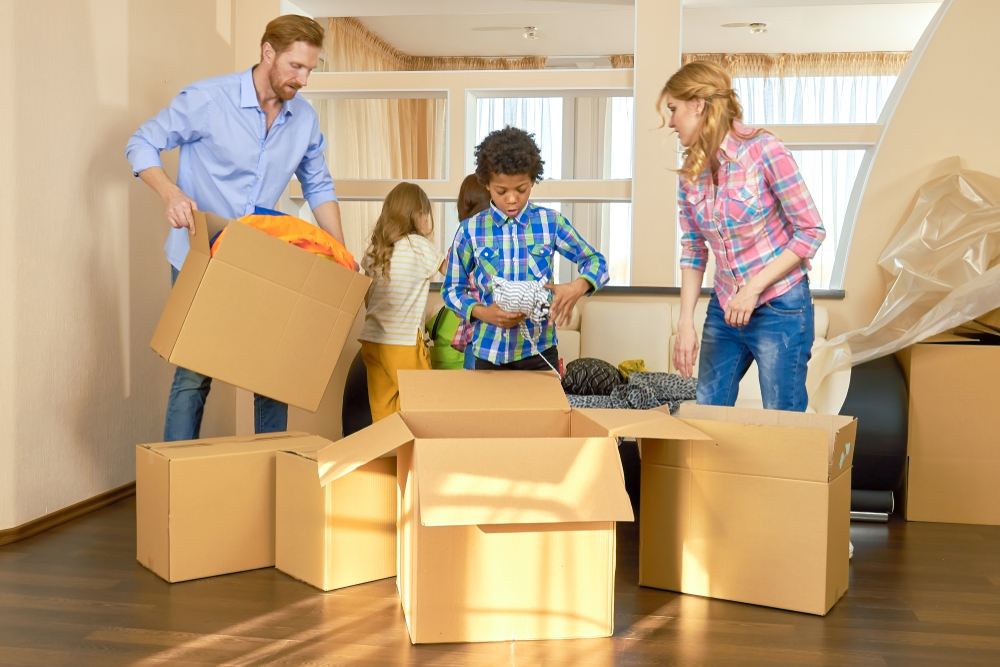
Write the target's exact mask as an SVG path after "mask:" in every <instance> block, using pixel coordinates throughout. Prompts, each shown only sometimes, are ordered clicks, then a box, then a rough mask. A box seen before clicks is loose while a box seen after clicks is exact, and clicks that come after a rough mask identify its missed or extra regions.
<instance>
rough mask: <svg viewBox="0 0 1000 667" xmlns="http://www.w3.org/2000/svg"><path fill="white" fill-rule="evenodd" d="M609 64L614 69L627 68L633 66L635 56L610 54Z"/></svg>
mask: <svg viewBox="0 0 1000 667" xmlns="http://www.w3.org/2000/svg"><path fill="white" fill-rule="evenodd" d="M611 66H612V67H614V68H615V69H629V68H632V67H635V56H621V55H619V56H611Z"/></svg>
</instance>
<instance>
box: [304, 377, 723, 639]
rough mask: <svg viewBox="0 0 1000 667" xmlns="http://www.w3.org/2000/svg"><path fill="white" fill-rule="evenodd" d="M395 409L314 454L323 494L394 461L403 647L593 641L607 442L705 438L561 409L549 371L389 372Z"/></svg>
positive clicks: (605, 603) (609, 605)
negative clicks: (394, 381)
mask: <svg viewBox="0 0 1000 667" xmlns="http://www.w3.org/2000/svg"><path fill="white" fill-rule="evenodd" d="M399 390H400V402H401V408H402V409H401V411H400V412H399V413H397V414H395V415H392V416H391V417H388V418H386V419H383V420H381V421H379V422H377V423H375V424H374V425H372V426H370V427H368V428H367V429H364V430H362V431H360V432H358V433H355V434H353V435H351V436H349V437H347V438H344V439H343V440H340V441H338V442H336V443H334V444H332V445H330V446H329V447H326V448H324V449H322V450H320V452H319V457H318V458H319V464H320V474H321V477H322V481H323V483H324V484H329V483H335V480H337V479H338V478H340V477H341V476H343V475H345V474H348V473H350V472H351V471H353V470H355V469H356V468H358V467H359V466H362V465H364V464H366V463H368V462H369V461H372V460H373V459H375V458H376V457H379V456H382V455H383V454H385V453H387V452H390V451H393V450H395V451H396V452H397V462H398V463H397V473H398V474H397V482H398V485H399V493H400V503H401V505H400V507H401V508H400V516H399V537H398V539H399V573H398V575H397V580H396V581H397V586H398V588H399V594H400V601H401V604H402V607H403V613H404V617H405V619H406V624H407V628H408V630H409V633H410V640H411V641H412V642H413V643H415V644H417V643H433V642H476V641H510V640H513V639H553V638H568V637H607V636H610V635H611V634H612V632H613V629H614V575H615V522H616V521H631V520H632V519H633V515H632V508H631V506H630V504H629V499H628V495H627V494H626V492H625V483H624V479H623V473H622V468H621V462H620V460H619V458H618V448H617V439H616V436H626V435H628V436H634V437H639V436H647V437H660V438H676V439H699V438H705V437H706V436H703V435H702V434H700V433H698V432H697V431H696V430H694V429H692V428H690V427H688V426H687V425H685V424H683V423H681V422H679V421H677V420H674V419H672V418H670V417H669V416H667V415H663V414H658V413H652V412H644V411H624V410H623V411H618V410H571V409H570V407H569V404H568V402H567V400H566V397H565V395H564V394H563V391H562V387H561V385H560V382H559V378H558V377H556V376H555V375H554V374H551V373H532V372H490V371H465V372H462V373H456V372H453V371H416V372H413V371H401V372H400V373H399Z"/></svg>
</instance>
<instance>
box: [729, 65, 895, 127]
mask: <svg viewBox="0 0 1000 667" xmlns="http://www.w3.org/2000/svg"><path fill="white" fill-rule="evenodd" d="M897 78H898V77H896V76H800V77H736V78H734V79H733V88H734V89H735V90H736V92H737V94H739V96H740V102H741V103H742V104H743V117H744V120H745V121H746V122H747V123H748V124H750V125H765V124H793V123H794V124H810V125H824V124H835V123H875V122H878V117H879V115H880V114H881V113H882V107H884V106H885V101H886V99H887V98H888V97H889V93H890V92H891V91H892V87H893V86H894V85H895V84H896V79H897Z"/></svg>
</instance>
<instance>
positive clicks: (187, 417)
mask: <svg viewBox="0 0 1000 667" xmlns="http://www.w3.org/2000/svg"><path fill="white" fill-rule="evenodd" d="M178 273H179V271H177V269H175V268H174V267H172V266H171V267H170V284H171V285H173V284H174V282H175V281H176V280H177V274H178ZM211 388H212V378H210V377H205V376H204V375H202V374H200V373H195V372H194V371H189V370H188V369H186V368H181V367H180V366H178V367H177V370H176V371H175V372H174V382H173V384H172V385H171V386H170V397H169V398H168V399H167V421H166V424H165V426H164V427H163V440H164V442H174V441H177V440H197V439H198V438H199V437H200V436H201V418H202V416H203V415H204V413H205V400H206V399H207V398H208V392H209V390H210V389H211ZM253 408H254V410H253V420H254V431H255V432H256V433H275V432H277V431H287V430H288V406H287V405H285V404H284V403H280V402H278V401H275V400H274V399H271V398H267V397H266V396H260V395H258V394H254V396H253Z"/></svg>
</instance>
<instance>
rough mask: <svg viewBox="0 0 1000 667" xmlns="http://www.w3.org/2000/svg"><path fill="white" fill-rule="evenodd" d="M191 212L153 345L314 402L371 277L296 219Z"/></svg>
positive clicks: (202, 368)
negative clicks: (186, 243) (187, 246)
mask: <svg viewBox="0 0 1000 667" xmlns="http://www.w3.org/2000/svg"><path fill="white" fill-rule="evenodd" d="M194 218H195V232H196V233H195V234H194V235H193V236H192V237H191V252H190V253H189V254H188V257H187V259H186V260H185V262H184V266H183V268H182V269H181V272H180V275H179V276H178V277H177V282H176V283H175V284H174V288H173V291H172V292H171V293H170V298H169V299H168V300H167V305H166V308H164V310H163V314H162V315H161V317H160V323H159V325H158V326H157V327H156V332H155V333H154V334H153V340H152V342H151V343H150V345H151V347H152V348H153V350H155V351H156V352H157V354H159V355H160V356H161V357H163V358H164V359H166V360H167V361H169V362H170V363H172V364H176V365H178V366H183V367H184V368H188V369H191V370H193V371H196V372H198V373H201V374H203V375H207V376H209V377H213V378H217V379H219V380H222V381H223V382H228V383H229V384H233V385H235V386H237V387H241V388H243V389H246V390H248V391H253V392H255V393H258V394H261V395H263V396H267V397H269V398H273V399H275V400H278V401H282V402H284V403H288V404H289V405H294V406H296V407H300V408H303V409H305V410H309V411H310V412H315V411H316V409H317V408H318V407H319V404H320V401H321V400H322V399H323V394H324V393H325V392H326V387H327V384H329V382H330V376H331V375H333V370H334V367H335V366H336V364H337V361H338V359H339V358H340V354H341V352H342V351H343V349H344V345H345V343H346V342H347V336H348V335H349V333H350V331H351V327H352V326H353V324H354V320H355V318H356V317H357V314H358V311H359V310H360V309H361V305H362V303H363V302H364V298H365V293H366V292H367V291H368V286H369V284H370V283H371V281H370V280H369V279H368V278H367V277H365V276H363V275H361V274H359V273H357V272H355V271H354V270H352V269H350V268H347V267H353V265H354V259H353V257H351V256H350V253H348V252H347V251H346V249H343V247H342V246H341V247H340V248H339V249H338V248H337V247H336V246H335V245H333V244H330V243H329V241H333V237H330V236H329V235H328V234H326V233H325V232H323V231H322V230H319V229H318V228H315V227H313V226H312V225H310V224H309V223H307V222H305V221H303V220H299V221H298V223H301V224H298V223H296V222H294V221H296V220H297V218H293V217H291V216H280V217H278V216H259V215H252V216H245V217H244V218H240V219H239V220H238V221H234V220H226V219H224V218H220V217H219V216H217V215H213V214H211V213H203V212H200V211H196V212H195V213H194ZM264 218H270V220H266V219H264ZM304 226H305V227H311V228H312V230H315V231H311V230H310V229H306V228H305V227H304ZM222 231H225V233H224V234H221V235H220V234H219V232H222ZM317 232H319V233H317ZM272 234H275V235H272ZM217 235H218V238H216V239H215V243H214V245H213V244H211V239H213V238H214V237H216V236H217ZM324 235H325V236H326V237H328V238H324ZM333 242H334V243H336V241H333ZM338 245H339V244H338ZM331 257H332V258H333V260H334V261H330V259H329V258H331Z"/></svg>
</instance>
